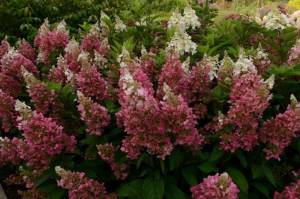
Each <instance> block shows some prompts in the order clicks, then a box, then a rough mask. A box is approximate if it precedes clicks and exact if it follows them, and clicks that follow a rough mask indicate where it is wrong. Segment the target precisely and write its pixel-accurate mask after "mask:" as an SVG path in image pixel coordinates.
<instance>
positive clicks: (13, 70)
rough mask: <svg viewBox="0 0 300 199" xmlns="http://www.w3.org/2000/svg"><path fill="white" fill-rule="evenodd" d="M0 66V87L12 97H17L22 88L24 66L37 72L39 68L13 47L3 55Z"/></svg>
mask: <svg viewBox="0 0 300 199" xmlns="http://www.w3.org/2000/svg"><path fill="white" fill-rule="evenodd" d="M0 66H1V72H0V88H1V89H2V90H3V91H4V92H6V93H8V94H10V95H11V96H12V97H17V96H18V95H19V93H20V92H21V90H22V86H23V85H22V84H23V77H22V73H21V67H22V66H23V67H24V68H25V69H26V70H28V71H29V72H31V73H34V74H37V68H36V66H35V65H34V64H33V63H32V61H31V60H29V59H27V58H26V57H24V56H23V55H22V54H20V53H18V52H17V51H15V50H14V49H12V48H11V49H10V50H9V51H8V52H7V53H6V54H5V55H4V56H3V57H2V59H1V60H0Z"/></svg>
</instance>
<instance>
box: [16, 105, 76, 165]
mask: <svg viewBox="0 0 300 199" xmlns="http://www.w3.org/2000/svg"><path fill="white" fill-rule="evenodd" d="M17 106H18V104H16V109H18V107H17ZM20 111H21V112H20V115H21V116H20V117H19V119H18V120H19V123H18V128H19V130H20V131H22V135H23V137H24V139H16V138H15V139H14V140H13V144H15V145H16V146H17V147H18V153H19V155H20V157H21V159H23V160H25V161H26V162H27V165H28V166H30V167H33V168H35V169H44V168H47V166H48V165H49V162H50V161H51V159H52V158H54V157H55V156H57V155H58V154H60V153H62V152H63V151H67V152H72V151H73V150H74V147H75V144H76V140H75V137H74V136H69V135H67V134H66V133H64V130H63V127H62V126H59V125H57V124H56V123H55V122H54V121H53V119H52V118H46V117H44V115H43V114H42V113H38V112H36V111H33V112H31V113H30V112H29V111H28V110H26V111H27V112H26V114H24V110H23V109H22V108H20ZM25 115H26V117H25Z"/></svg>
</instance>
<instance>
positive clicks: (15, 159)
mask: <svg viewBox="0 0 300 199" xmlns="http://www.w3.org/2000/svg"><path fill="white" fill-rule="evenodd" d="M20 161H21V159H20V158H19V155H18V150H17V147H16V145H14V144H13V142H12V140H10V139H9V138H7V137H4V138H2V137H0V167H1V166H3V165H5V164H7V163H11V164H14V165H18V164H19V163H20Z"/></svg>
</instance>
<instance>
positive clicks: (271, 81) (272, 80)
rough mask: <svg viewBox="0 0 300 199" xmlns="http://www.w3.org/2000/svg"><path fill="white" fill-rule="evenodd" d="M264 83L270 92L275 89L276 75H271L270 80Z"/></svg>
mask: <svg viewBox="0 0 300 199" xmlns="http://www.w3.org/2000/svg"><path fill="white" fill-rule="evenodd" d="M264 83H265V84H266V86H267V88H268V89H269V90H271V89H272V88H273V86H274V84H275V75H274V74H273V75H271V76H270V77H269V78H268V79H266V80H265V81H264Z"/></svg>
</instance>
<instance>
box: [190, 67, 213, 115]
mask: <svg viewBox="0 0 300 199" xmlns="http://www.w3.org/2000/svg"><path fill="white" fill-rule="evenodd" d="M210 71H211V66H210V65H208V64H206V63H203V62H199V63H197V65H196V66H194V67H193V68H192V70H191V73H190V75H189V79H190V81H189V82H190V89H189V104H190V105H191V106H192V108H193V111H194V113H195V114H196V115H197V116H198V117H199V118H203V117H204V115H205V114H206V112H207V107H206V104H205V102H206V101H207V100H206V97H207V96H209V95H210V88H211V86H212V81H211V80H210V77H209V73H210Z"/></svg>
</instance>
